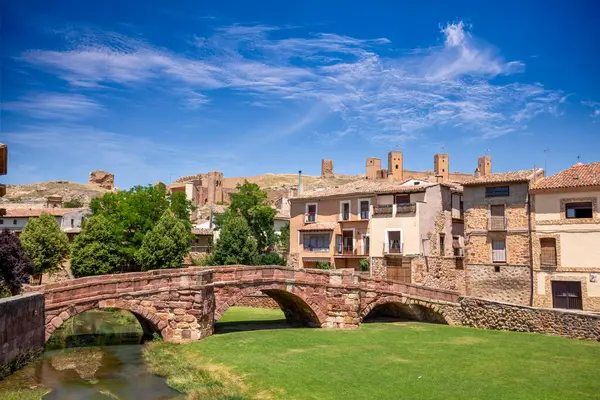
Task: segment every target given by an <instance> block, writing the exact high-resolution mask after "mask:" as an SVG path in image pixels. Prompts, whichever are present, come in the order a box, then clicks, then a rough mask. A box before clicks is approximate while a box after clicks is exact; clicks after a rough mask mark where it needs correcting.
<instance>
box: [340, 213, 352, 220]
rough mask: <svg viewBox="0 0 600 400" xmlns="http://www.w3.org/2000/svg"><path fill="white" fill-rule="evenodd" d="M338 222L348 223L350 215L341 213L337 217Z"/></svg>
mask: <svg viewBox="0 0 600 400" xmlns="http://www.w3.org/2000/svg"><path fill="white" fill-rule="evenodd" d="M339 220H340V221H350V213H349V212H346V213H342V214H341V215H339Z"/></svg>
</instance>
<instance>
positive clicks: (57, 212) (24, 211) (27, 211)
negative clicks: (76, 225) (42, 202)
mask: <svg viewBox="0 0 600 400" xmlns="http://www.w3.org/2000/svg"><path fill="white" fill-rule="evenodd" d="M81 210H85V208H7V209H6V215H5V216H4V218H35V217H39V216H40V215H42V214H50V215H53V216H55V217H62V216H64V215H66V214H69V213H72V212H75V211H81Z"/></svg>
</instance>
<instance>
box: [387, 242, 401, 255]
mask: <svg viewBox="0 0 600 400" xmlns="http://www.w3.org/2000/svg"><path fill="white" fill-rule="evenodd" d="M402 247H403V246H402V243H400V242H399V241H397V240H392V241H389V242H384V243H383V254H384V255H402Z"/></svg>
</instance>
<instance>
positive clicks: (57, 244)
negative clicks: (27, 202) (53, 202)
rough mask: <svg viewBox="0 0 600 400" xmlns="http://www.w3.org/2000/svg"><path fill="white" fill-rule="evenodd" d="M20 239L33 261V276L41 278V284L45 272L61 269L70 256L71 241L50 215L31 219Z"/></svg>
mask: <svg viewBox="0 0 600 400" xmlns="http://www.w3.org/2000/svg"><path fill="white" fill-rule="evenodd" d="M20 239H21V244H22V245H23V249H25V254H27V256H28V257H29V258H30V259H31V260H32V261H33V274H34V275H35V276H38V277H39V283H40V284H41V283H42V274H43V273H44V272H53V271H56V270H58V269H60V266H61V264H62V262H63V261H65V260H66V258H67V257H68V256H69V239H68V238H67V235H66V234H65V233H64V232H63V231H62V230H61V229H60V226H59V225H58V221H57V220H56V218H55V217H53V216H52V215H50V214H42V215H40V217H39V218H30V219H29V221H28V222H27V225H25V229H23V233H21V237H20Z"/></svg>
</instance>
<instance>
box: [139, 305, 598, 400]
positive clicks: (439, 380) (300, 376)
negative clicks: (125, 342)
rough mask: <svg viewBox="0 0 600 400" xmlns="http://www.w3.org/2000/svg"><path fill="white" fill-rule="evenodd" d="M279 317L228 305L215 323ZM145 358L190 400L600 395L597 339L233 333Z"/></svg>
mask: <svg viewBox="0 0 600 400" xmlns="http://www.w3.org/2000/svg"><path fill="white" fill-rule="evenodd" d="M282 318H283V314H282V313H281V312H280V311H279V310H265V309H252V308H242V307H231V308H230V309H229V310H228V311H227V312H226V313H225V315H224V316H223V318H222V319H221V321H220V323H224V325H225V326H227V327H230V326H231V325H232V324H233V321H247V322H250V324H251V326H252V327H254V328H255V329H256V328H258V327H260V325H263V326H264V327H272V326H273V327H276V326H278V324H280V323H281V322H282V321H281V319H282ZM145 357H146V360H147V361H148V363H149V365H150V368H151V370H153V371H154V372H156V373H158V374H160V375H164V376H167V377H168V378H169V380H168V383H169V384H170V385H171V386H173V387H175V388H176V389H178V390H180V391H183V392H186V393H188V394H189V395H190V397H191V398H197V399H200V398H202V399H228V400H233V399H298V400H308V399H344V400H352V399H369V400H371V399H381V400H383V399H511V400H512V399H547V400H549V399H600V380H599V379H598V371H600V343H597V342H584V341H577V340H570V339H564V338H559V337H550V336H542V335H536V334H525V333H513V332H497V331H484V330H475V329H471V328H462V327H451V326H445V325H433V324H424V323H416V322H395V323H370V324H363V325H362V327H361V328H360V329H358V330H352V331H342V330H326V329H270V330H251V331H237V332H230V333H224V334H219V335H214V336H212V337H209V338H207V339H205V340H202V341H200V342H196V343H192V344H185V345H174V344H168V343H160V342H159V343H152V344H151V345H149V346H147V347H146V350H145Z"/></svg>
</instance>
